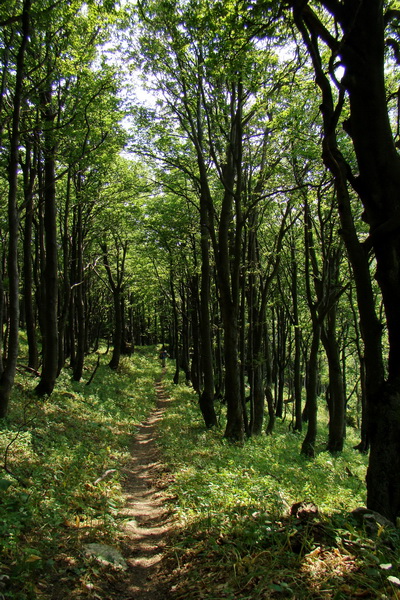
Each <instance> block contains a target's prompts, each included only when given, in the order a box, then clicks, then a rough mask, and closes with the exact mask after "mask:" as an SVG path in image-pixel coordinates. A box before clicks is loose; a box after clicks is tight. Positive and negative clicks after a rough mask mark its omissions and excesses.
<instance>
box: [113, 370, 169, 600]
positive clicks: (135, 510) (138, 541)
mask: <svg viewBox="0 0 400 600" xmlns="http://www.w3.org/2000/svg"><path fill="white" fill-rule="evenodd" d="M164 373H165V370H163V374H162V375H164ZM155 387H156V392H157V399H158V401H157V407H156V408H155V410H154V411H153V412H152V413H151V415H150V416H149V417H148V419H147V420H146V421H145V422H144V423H143V424H142V425H141V426H140V427H139V429H138V432H137V433H136V435H135V436H134V439H133V442H132V446H131V449H130V452H131V460H130V463H129V464H128V466H127V469H126V476H125V484H124V488H123V489H124V493H125V496H126V505H125V507H124V509H123V510H122V511H121V513H120V516H122V517H125V519H126V522H125V525H124V528H123V533H124V538H125V539H124V556H125V560H126V562H127V564H128V569H127V571H126V572H125V573H124V575H123V576H121V579H120V583H121V589H118V592H119V593H120V594H121V595H119V596H118V597H119V598H120V600H167V599H168V597H169V596H168V590H167V589H165V587H164V585H165V584H163V577H162V569H163V559H164V556H163V553H164V550H165V547H166V543H167V538H168V534H169V532H170V530H171V527H172V524H173V519H172V517H171V514H170V513H169V512H168V509H167V507H166V503H165V499H166V496H165V493H163V492H162V491H160V489H157V486H156V481H157V479H159V477H160V474H161V471H162V468H163V465H162V463H161V462H160V453H159V449H158V447H157V443H156V432H155V430H156V425H157V423H158V421H159V420H160V419H161V418H162V414H163V412H164V411H165V408H166V405H167V404H168V402H169V401H170V400H169V398H168V397H167V396H166V394H165V390H164V387H163V384H162V376H161V377H160V379H159V380H158V381H157V382H156V383H155ZM123 579H124V580H125V581H122V580H123ZM118 587H119V586H118Z"/></svg>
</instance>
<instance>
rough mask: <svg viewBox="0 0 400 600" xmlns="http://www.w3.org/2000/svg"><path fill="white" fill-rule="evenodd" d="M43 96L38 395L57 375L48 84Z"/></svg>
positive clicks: (52, 149)
mask: <svg viewBox="0 0 400 600" xmlns="http://www.w3.org/2000/svg"><path fill="white" fill-rule="evenodd" d="M47 86H48V89H47V90H45V91H44V92H43V93H42V107H43V112H44V122H45V130H44V148H43V154H44V229H45V250H46V264H45V268H44V274H43V275H44V285H43V288H44V312H45V315H44V319H43V323H42V325H43V336H42V339H43V367H42V373H41V377H40V381H39V383H38V385H37V386H36V388H35V391H36V393H37V394H38V395H39V396H44V395H45V394H46V395H50V394H51V393H52V391H53V389H54V385H55V382H56V379H57V374H58V251H57V208H56V183H55V169H56V167H55V151H56V148H55V140H54V130H53V127H54V119H55V116H56V115H55V113H54V112H53V107H52V91H51V82H48V83H47Z"/></svg>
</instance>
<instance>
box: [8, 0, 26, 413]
mask: <svg viewBox="0 0 400 600" xmlns="http://www.w3.org/2000/svg"><path fill="white" fill-rule="evenodd" d="M30 9H31V2H30V0H24V3H23V8H22V31H21V43H20V46H19V49H18V54H17V63H16V73H15V88H14V100H13V115H12V130H11V142H10V158H9V164H8V227H9V245H8V280H9V318H10V332H9V339H8V353H7V362H6V365H5V368H4V371H3V372H2V373H1V376H0V418H4V417H5V416H6V415H7V411H8V405H9V401H10V394H11V390H12V387H13V385H14V378H15V372H16V368H17V357H18V328H19V274H18V234H19V231H18V229H19V217H18V209H17V180H18V154H19V148H18V146H19V138H20V114H21V101H22V89H23V83H24V64H25V53H26V48H27V45H28V41H29V28H30Z"/></svg>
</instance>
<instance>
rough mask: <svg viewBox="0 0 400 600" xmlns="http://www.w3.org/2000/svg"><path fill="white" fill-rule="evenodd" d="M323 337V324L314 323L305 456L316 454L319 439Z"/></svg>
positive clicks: (304, 447)
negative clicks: (319, 355) (318, 414)
mask: <svg viewBox="0 0 400 600" xmlns="http://www.w3.org/2000/svg"><path fill="white" fill-rule="evenodd" d="M320 338H321V326H320V325H319V324H318V323H316V324H314V325H313V336H312V342H311V349H310V356H309V359H308V370H307V371H308V372H307V396H306V409H305V410H306V411H307V424H308V425H307V433H306V436H305V438H304V441H303V444H302V447H301V453H302V454H304V455H305V456H309V457H314V456H315V442H316V439H317V411H318V406H317V385H318V351H319V342H320Z"/></svg>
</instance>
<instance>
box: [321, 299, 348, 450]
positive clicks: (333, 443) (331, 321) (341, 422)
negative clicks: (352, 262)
mask: <svg viewBox="0 0 400 600" xmlns="http://www.w3.org/2000/svg"><path fill="white" fill-rule="evenodd" d="M336 335H337V334H336V305H334V306H333V307H332V308H331V309H330V311H329V312H328V314H327V317H326V320H325V323H324V326H323V328H322V333H321V338H322V343H323V345H324V348H325V352H326V356H327V359H328V368H329V396H330V399H329V404H328V406H329V438H328V448H327V449H328V451H329V452H332V453H335V452H341V451H342V450H343V443H344V438H345V432H346V423H345V414H346V410H345V409H346V397H345V389H344V382H343V375H342V369H341V364H340V352H339V344H338V342H337V339H336Z"/></svg>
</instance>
